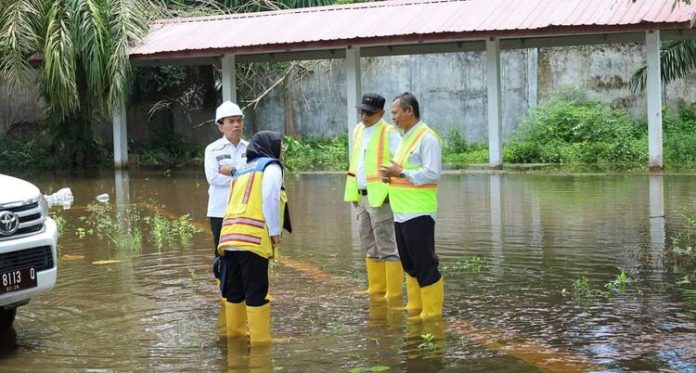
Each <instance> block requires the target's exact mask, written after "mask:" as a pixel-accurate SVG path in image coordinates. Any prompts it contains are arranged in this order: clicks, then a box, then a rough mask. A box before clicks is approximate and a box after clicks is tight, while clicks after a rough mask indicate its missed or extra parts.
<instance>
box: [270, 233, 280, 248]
mask: <svg viewBox="0 0 696 373" xmlns="http://www.w3.org/2000/svg"><path fill="white" fill-rule="evenodd" d="M279 245H280V235H279V234H278V235H275V236H271V246H273V247H278V246H279Z"/></svg>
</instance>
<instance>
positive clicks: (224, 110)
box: [215, 101, 244, 124]
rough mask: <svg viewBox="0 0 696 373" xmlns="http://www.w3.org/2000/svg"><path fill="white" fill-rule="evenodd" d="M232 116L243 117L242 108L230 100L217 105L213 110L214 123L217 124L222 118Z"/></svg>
mask: <svg viewBox="0 0 696 373" xmlns="http://www.w3.org/2000/svg"><path fill="white" fill-rule="evenodd" d="M234 116H241V117H242V118H244V113H242V109H240V108H239V106H237V104H235V103H234V102H232V101H225V102H223V103H222V104H221V105H220V106H218V108H217V110H215V123H216V124H217V123H218V122H219V121H220V120H221V119H222V118H227V117H234Z"/></svg>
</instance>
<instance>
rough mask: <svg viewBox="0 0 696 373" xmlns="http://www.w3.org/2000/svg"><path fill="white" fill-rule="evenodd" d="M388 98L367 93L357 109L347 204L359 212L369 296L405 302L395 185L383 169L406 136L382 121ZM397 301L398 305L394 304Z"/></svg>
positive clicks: (347, 186) (346, 194) (347, 185)
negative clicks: (392, 190) (391, 187)
mask: <svg viewBox="0 0 696 373" xmlns="http://www.w3.org/2000/svg"><path fill="white" fill-rule="evenodd" d="M384 103H385V99H384V97H382V96H381V95H379V94H376V93H366V94H364V95H363V97H362V100H361V102H360V105H358V107H357V109H358V112H359V113H360V119H361V121H360V123H358V124H357V125H356V126H355V130H354V131H353V149H352V152H351V159H350V166H349V170H348V176H347V178H346V187H345V191H344V196H343V200H344V201H347V202H352V203H353V206H355V208H356V209H357V213H358V221H359V222H360V225H359V232H360V246H361V247H362V248H363V249H364V250H365V252H366V258H365V267H366V269H367V282H368V288H367V293H368V294H370V295H371V296H374V295H379V296H381V297H384V298H385V299H386V300H387V301H390V300H391V301H392V302H390V303H391V304H397V303H398V301H399V300H400V299H401V291H402V284H403V281H404V272H403V268H402V267H401V262H400V261H399V252H398V251H397V249H396V242H395V238H394V223H393V220H394V216H393V215H392V212H391V208H390V207H389V199H388V198H387V194H388V192H389V185H388V184H387V183H383V182H382V180H381V177H380V173H379V167H380V166H383V165H385V164H388V163H389V160H390V159H391V158H392V157H393V156H394V154H395V153H396V149H397V148H398V147H399V142H400V141H401V136H399V133H398V132H397V130H396V128H395V127H394V126H392V125H391V124H389V123H387V122H385V121H384V119H382V116H383V115H384ZM394 301H396V302H394Z"/></svg>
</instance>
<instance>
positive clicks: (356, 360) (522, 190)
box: [0, 170, 696, 372]
mask: <svg viewBox="0 0 696 373" xmlns="http://www.w3.org/2000/svg"><path fill="white" fill-rule="evenodd" d="M23 176H24V177H25V178H27V179H29V180H31V181H33V182H34V183H36V184H37V185H38V186H39V187H40V188H41V189H42V191H44V192H45V193H48V192H50V191H55V190H57V189H60V188H62V187H65V186H67V187H70V188H71V189H72V191H73V194H74V195H75V205H74V206H73V208H71V209H69V210H65V211H63V210H61V209H59V208H55V207H54V208H53V209H52V212H53V214H54V215H56V216H59V217H62V219H64V227H65V228H64V231H63V234H62V235H61V237H60V243H59V256H60V257H61V258H62V259H61V260H60V262H59V274H58V284H57V286H56V288H55V290H54V291H53V292H52V293H50V294H47V295H44V296H42V297H40V298H39V299H37V300H36V301H34V302H32V303H31V304H29V305H27V306H24V307H22V308H20V309H19V312H18V314H17V320H16V322H15V325H14V327H13V329H12V330H9V331H4V332H3V333H2V335H0V342H1V343H0V371H2V372H14V371H31V372H35V371H50V372H61V371H63V372H67V371H119V372H120V371H143V372H171V371H200V372H225V371H232V372H241V371H258V372H270V371H283V372H341V371H342V372H346V371H349V370H351V369H354V371H359V370H358V369H362V371H365V372H366V371H369V369H370V368H374V369H375V370H378V369H379V368H384V367H388V368H389V370H388V371H390V372H407V371H408V372H440V371H449V372H462V371H479V372H491V371H505V372H530V371H563V372H566V371H627V370H632V371H633V370H642V371H658V370H662V371H683V372H687V371H691V372H693V371H696V333H695V332H696V311H695V310H694V309H693V308H688V307H687V306H686V305H685V303H684V300H683V298H682V289H681V288H680V287H679V286H678V285H676V282H677V281H679V279H680V275H679V274H675V273H673V272H672V268H671V265H670V264H669V263H668V262H667V261H666V260H665V256H664V252H665V249H664V247H665V244H666V243H668V241H669V237H670V236H672V235H673V234H674V233H675V232H676V230H678V229H679V228H680V227H681V225H682V224H683V222H684V217H683V215H682V210H683V209H684V208H688V209H690V210H691V211H696V188H694V185H696V176H694V175H668V176H647V175H646V176H643V175H639V176H626V175H619V176H605V175H600V176H548V175H543V176H540V175H525V174H508V173H506V174H497V173H493V174H489V173H466V174H461V175H446V176H445V177H444V179H443V182H442V187H441V190H440V214H439V219H438V221H437V225H436V230H437V231H436V234H437V237H436V242H437V252H438V254H439V255H440V258H441V269H443V273H444V275H445V281H446V299H445V317H444V323H442V324H435V325H433V324H427V325H409V323H408V322H407V321H406V320H405V318H404V317H403V314H401V313H399V312H387V310H386V308H385V307H384V306H383V305H381V304H376V303H375V304H372V305H371V304H370V302H369V300H368V299H367V298H365V297H363V296H360V295H354V294H353V291H355V290H359V289H360V288H362V287H363V286H364V284H365V278H364V259H363V256H364V254H363V253H362V252H361V251H360V250H359V249H358V247H357V244H356V242H357V225H356V224H355V223H354V219H353V218H352V217H351V211H350V208H349V206H348V205H347V204H345V203H343V202H342V201H341V197H342V194H343V176H340V175H318V174H313V175H299V176H295V177H288V178H287V184H288V192H289V195H290V202H291V207H292V215H293V226H294V229H295V232H296V233H294V234H292V235H288V236H287V238H286V239H285V240H284V247H283V249H282V252H281V254H282V257H281V258H280V260H279V261H278V262H277V263H276V264H275V265H274V266H273V267H272V273H271V291H272V294H273V296H274V297H275V300H274V302H273V303H272V312H273V334H274V337H277V338H282V339H283V341H280V342H277V343H274V344H273V345H272V346H271V347H268V348H254V349H252V350H251V351H249V350H248V349H247V347H246V345H244V344H239V343H238V342H230V343H228V342H227V341H226V339H225V338H221V337H219V332H218V327H217V318H218V311H219V302H218V294H217V292H216V288H215V285H214V281H213V279H212V275H211V273H210V262H211V256H212V247H211V246H212V244H211V237H210V234H209V231H208V223H207V220H206V218H205V206H206V198H207V183H206V181H205V178H204V176H203V175H202V172H199V170H191V171H180V172H175V173H172V174H170V175H169V174H165V173H162V172H146V171H130V172H123V173H122V172H119V173H117V174H116V175H114V174H109V173H102V174H100V175H98V176H45V175H23ZM105 192H106V193H109V194H110V195H111V202H112V203H113V202H117V203H118V204H119V205H120V206H123V205H132V206H137V207H138V209H139V211H140V214H141V220H140V223H139V224H135V225H137V226H140V227H141V229H142V248H141V249H139V250H123V249H121V250H119V249H117V248H116V246H115V245H114V244H113V243H112V242H111V241H110V240H109V239H108V238H106V237H101V238H100V237H98V236H97V235H96V234H94V233H92V234H90V232H89V231H88V229H89V227H90V226H92V225H93V223H94V221H90V219H92V220H93V219H94V218H93V215H90V213H89V212H88V211H87V210H85V206H86V205H87V204H89V203H92V202H93V201H94V197H95V196H96V195H98V194H101V193H105ZM155 209H159V211H160V213H161V214H162V215H164V216H168V217H174V216H179V215H183V214H191V216H192V218H193V223H194V225H197V226H199V227H201V228H202V229H203V232H202V233H198V234H195V235H194V236H193V237H192V238H191V239H190V240H189V241H184V242H181V241H180V240H176V239H175V240H173V241H172V242H170V243H165V244H163V245H162V246H161V247H159V248H158V245H157V244H156V243H155V242H154V241H153V239H152V237H151V236H150V235H149V233H148V232H149V230H148V225H147V224H148V223H147V221H145V220H143V218H145V217H148V216H151V215H152V214H153V212H154V211H155ZM119 216H122V215H119ZM121 222H122V223H123V224H127V219H125V218H123V219H122V220H121ZM90 224H92V225H90ZM474 256H478V257H480V258H481V269H480V272H478V273H476V272H472V271H470V270H465V269H462V263H463V261H464V260H471V259H472V258H473V257H474ZM109 259H113V260H121V261H122V262H115V263H111V264H108V263H107V264H94V263H95V262H97V263H99V262H98V261H102V260H109ZM620 268H621V269H623V270H624V271H626V273H627V274H628V275H629V276H630V281H629V283H628V285H627V286H626V289H625V291H624V292H617V293H615V294H614V295H612V296H605V295H597V296H594V297H591V298H589V299H585V300H583V299H578V298H574V297H573V296H572V293H573V283H574V282H575V281H576V280H578V279H580V278H581V277H582V276H585V277H586V278H587V279H588V281H589V285H590V286H591V287H592V289H594V290H596V291H600V290H601V291H605V288H604V284H606V283H608V282H610V281H612V280H614V279H615V278H616V276H617V275H618V274H619V273H620ZM681 276H683V275H681ZM564 289H565V294H564ZM425 333H430V334H432V335H434V336H435V337H436V339H435V345H436V346H437V348H436V349H435V350H434V351H432V350H429V349H427V348H424V347H420V348H419V347H418V346H419V345H420V344H421V343H423V342H424V340H423V338H422V337H421V334H425Z"/></svg>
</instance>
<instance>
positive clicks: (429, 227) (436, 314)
mask: <svg viewBox="0 0 696 373" xmlns="http://www.w3.org/2000/svg"><path fill="white" fill-rule="evenodd" d="M391 117H392V120H393V121H394V123H395V124H396V125H397V126H398V127H399V128H400V129H401V130H402V131H403V136H402V138H401V143H400V144H399V149H397V150H396V154H395V156H394V158H393V159H392V162H391V165H389V166H382V167H381V168H380V171H381V173H382V177H383V178H384V181H386V182H389V201H390V205H391V208H392V211H393V212H394V233H395V235H396V246H397V248H398V249H399V257H401V264H403V267H404V272H406V273H407V275H408V276H406V287H407V292H408V305H406V309H407V311H408V313H409V316H410V318H411V319H412V320H416V319H420V320H432V319H438V318H441V317H442V306H443V302H444V280H443V278H442V274H441V273H440V271H439V269H438V266H439V263H440V261H439V258H438V256H437V254H436V253H435V220H436V219H437V207H438V206H437V203H438V202H437V191H438V185H439V181H440V172H441V168H442V167H441V164H442V145H441V144H440V138H439V136H438V135H437V134H436V133H435V132H434V131H433V130H432V129H431V128H430V127H429V126H428V125H427V124H425V123H423V122H422V121H421V119H420V107H419V105H418V100H417V99H416V96H414V95H413V94H412V93H409V92H405V93H403V94H401V95H399V96H396V97H395V98H394V100H393V101H392V104H391Z"/></svg>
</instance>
